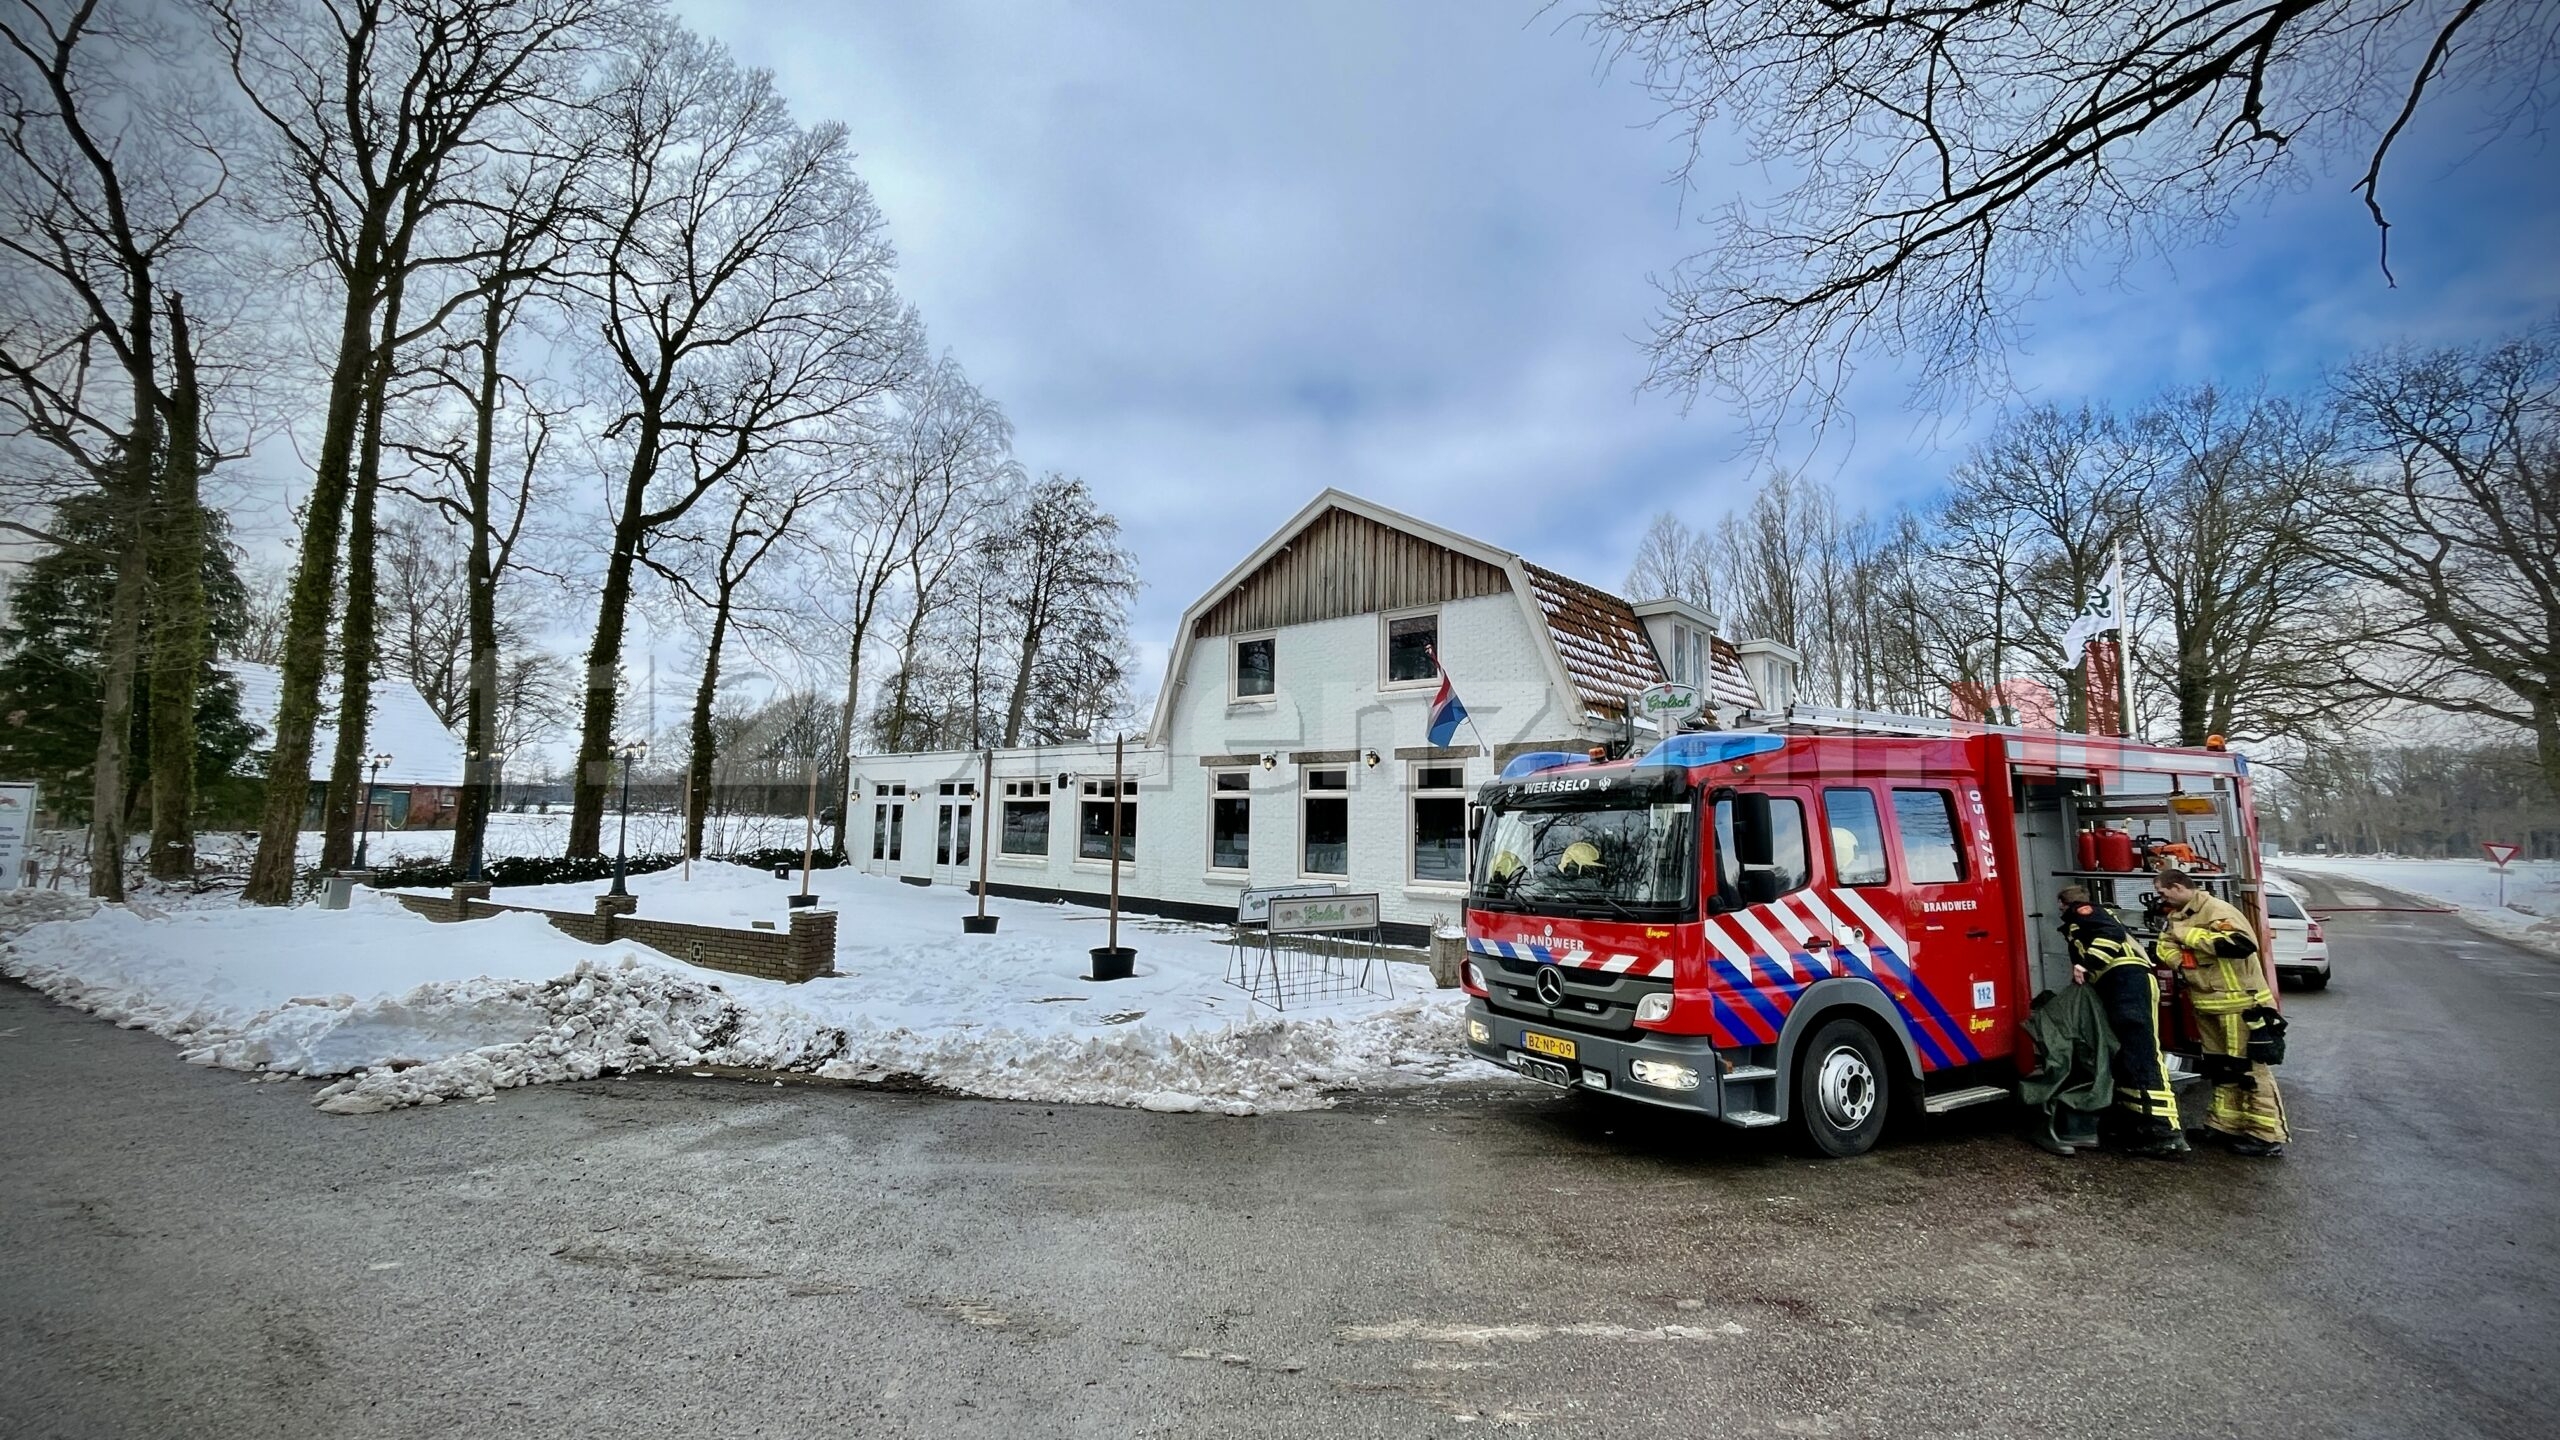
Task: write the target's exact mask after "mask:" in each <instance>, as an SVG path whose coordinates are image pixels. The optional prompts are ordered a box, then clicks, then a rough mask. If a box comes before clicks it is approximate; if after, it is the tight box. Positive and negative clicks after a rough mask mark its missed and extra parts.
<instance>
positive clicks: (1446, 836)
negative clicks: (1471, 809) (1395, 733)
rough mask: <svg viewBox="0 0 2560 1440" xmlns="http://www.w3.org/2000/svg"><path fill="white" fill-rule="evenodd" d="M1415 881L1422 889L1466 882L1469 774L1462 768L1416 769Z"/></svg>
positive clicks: (1414, 823) (1416, 767)
mask: <svg viewBox="0 0 2560 1440" xmlns="http://www.w3.org/2000/svg"><path fill="white" fill-rule="evenodd" d="M1413 879H1414V881H1415V882H1416V883H1417V884H1423V885H1463V884H1465V883H1466V880H1467V771H1466V767H1465V766H1463V765H1417V766H1415V767H1414V769H1413Z"/></svg>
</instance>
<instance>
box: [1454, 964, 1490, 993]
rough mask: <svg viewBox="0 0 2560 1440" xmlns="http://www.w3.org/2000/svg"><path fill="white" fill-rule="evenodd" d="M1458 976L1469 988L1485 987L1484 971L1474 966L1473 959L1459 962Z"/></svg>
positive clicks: (1480, 988) (1479, 988)
mask: <svg viewBox="0 0 2560 1440" xmlns="http://www.w3.org/2000/svg"><path fill="white" fill-rule="evenodd" d="M1458 978H1459V979H1461V980H1463V981H1465V982H1466V985H1467V988H1468V989H1470V990H1482V989H1485V988H1486V986H1485V983H1484V971H1482V970H1480V969H1478V968H1476V962H1474V961H1473V960H1467V961H1462V962H1460V963H1459V966H1458Z"/></svg>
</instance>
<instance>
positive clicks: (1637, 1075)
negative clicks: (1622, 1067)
mask: <svg viewBox="0 0 2560 1440" xmlns="http://www.w3.org/2000/svg"><path fill="white" fill-rule="evenodd" d="M1627 1073H1628V1074H1629V1075H1630V1076H1632V1077H1634V1079H1635V1082H1636V1083H1637V1084H1639V1085H1650V1086H1652V1087H1653V1088H1655V1089H1656V1090H1695V1089H1697V1088H1698V1072H1697V1071H1695V1070H1692V1069H1690V1068H1689V1067H1688V1066H1686V1065H1674V1064H1672V1063H1671V1062H1670V1061H1668V1060H1639V1061H1637V1062H1636V1063H1634V1064H1633V1065H1630V1066H1628V1067H1627Z"/></svg>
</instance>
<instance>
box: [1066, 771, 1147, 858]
mask: <svg viewBox="0 0 2560 1440" xmlns="http://www.w3.org/2000/svg"><path fill="white" fill-rule="evenodd" d="M1078 809H1079V810H1080V812H1081V813H1080V814H1079V815H1078V817H1077V820H1076V856H1077V858H1078V859H1083V860H1108V859H1110V858H1111V834H1112V830H1111V827H1112V813H1111V812H1112V811H1113V810H1114V809H1117V810H1118V811H1119V812H1120V815H1119V826H1120V832H1119V833H1120V861H1121V863H1122V864H1124V865H1125V864H1129V863H1131V862H1133V861H1135V860H1136V859H1137V858H1138V782H1137V781H1135V780H1123V781H1121V782H1120V803H1119V804H1118V805H1117V806H1116V807H1115V806H1114V805H1113V804H1112V803H1111V782H1110V781H1108V780H1087V781H1086V782H1084V798H1083V802H1082V804H1081V805H1080V806H1079V807H1078Z"/></svg>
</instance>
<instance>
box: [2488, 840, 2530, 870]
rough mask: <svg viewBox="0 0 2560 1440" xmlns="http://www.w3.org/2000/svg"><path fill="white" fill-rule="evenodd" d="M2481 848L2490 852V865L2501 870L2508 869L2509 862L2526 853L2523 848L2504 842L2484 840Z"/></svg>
mask: <svg viewBox="0 0 2560 1440" xmlns="http://www.w3.org/2000/svg"><path fill="white" fill-rule="evenodd" d="M2480 848H2481V849H2483V850H2485V851H2487V852H2489V863H2490V864H2492V865H2495V866H2497V867H2498V868H2499V869H2501V870H2503V869H2505V868H2506V866H2507V862H2508V861H2510V860H2513V859H2514V858H2516V857H2517V856H2518V855H2521V854H2523V853H2524V847H2523V846H2521V845H2510V844H2508V843H2507V842H2506V841H2504V840H2483V841H2481V842H2480Z"/></svg>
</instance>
